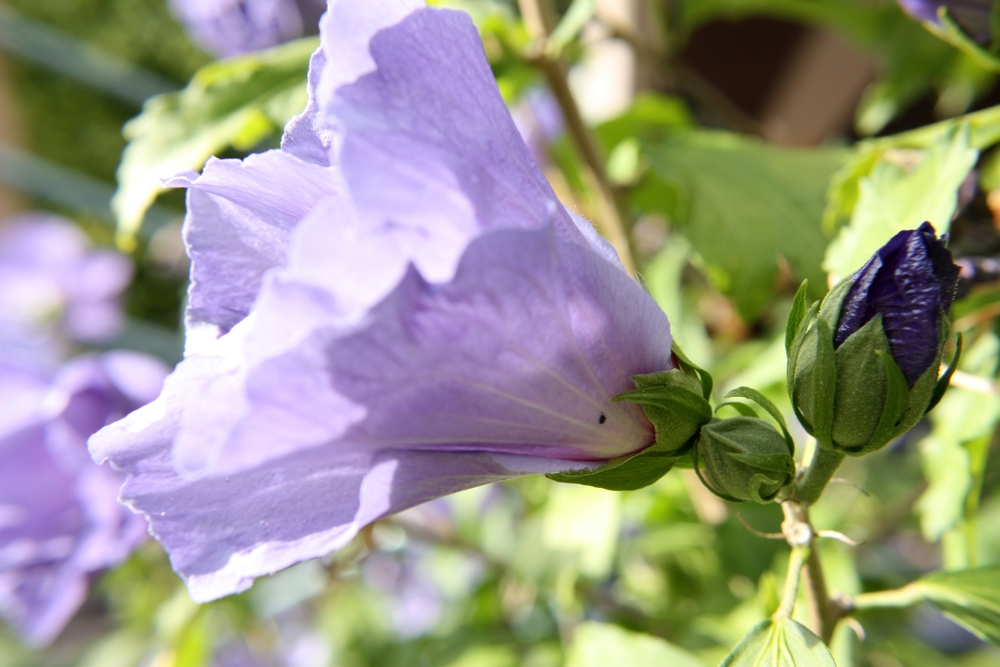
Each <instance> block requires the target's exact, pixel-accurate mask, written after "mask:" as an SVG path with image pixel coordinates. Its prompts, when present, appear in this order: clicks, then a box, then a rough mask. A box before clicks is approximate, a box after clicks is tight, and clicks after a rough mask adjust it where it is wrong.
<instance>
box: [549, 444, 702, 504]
mask: <svg viewBox="0 0 1000 667" xmlns="http://www.w3.org/2000/svg"><path fill="white" fill-rule="evenodd" d="M696 438H697V433H696V434H695V435H694V436H693V437H692V438H691V440H690V441H689V443H688V444H687V445H685V447H682V448H681V450H682V451H683V450H685V449H690V448H691V445H693V444H694V441H695V439H696ZM683 458H684V456H683V455H682V454H680V452H678V451H669V452H668V451H664V448H661V447H660V446H658V445H653V446H651V447H647V448H646V449H644V450H642V451H641V452H639V453H638V454H633V455H631V456H623V457H621V458H617V459H612V460H611V461H608V462H607V463H605V464H604V465H602V466H599V467H597V468H593V469H589V470H574V471H571V472H559V473H550V474H548V475H546V477H548V478H549V479H551V480H553V481H556V482H562V483H564V484H583V485H584V486H595V487H597V488H599V489H607V490H609V491H635V490H636V489H641V488H644V487H647V486H649V485H650V484H653V483H654V482H656V481H657V480H659V479H660V478H661V477H663V476H664V475H666V474H667V473H668V472H670V470H671V469H672V468H673V467H674V466H675V465H677V463H678V462H679V461H681V459H683ZM681 467H686V466H684V465H681Z"/></svg>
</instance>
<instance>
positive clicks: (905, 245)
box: [834, 222, 958, 387]
mask: <svg viewBox="0 0 1000 667" xmlns="http://www.w3.org/2000/svg"><path fill="white" fill-rule="evenodd" d="M957 283H958V267H957V266H955V264H954V262H952V259H951V252H950V251H949V250H948V249H947V248H946V247H945V244H944V240H943V239H939V238H937V235H936V234H935V232H934V227H932V226H931V224H930V223H928V222H925V223H924V224H922V225H920V228H919V229H915V230H907V231H902V232H900V233H898V234H896V235H895V236H894V237H892V239H891V240H890V241H889V242H888V243H886V244H885V245H884V246H882V248H881V249H880V250H879V251H878V252H877V253H875V255H874V256H873V257H872V258H871V259H870V260H868V263H867V264H865V265H864V267H862V268H861V270H860V271H858V272H857V273H856V274H855V275H854V285H853V286H852V287H851V290H850V292H848V294H847V297H846V298H845V299H844V302H843V305H842V306H841V311H840V312H841V315H840V323H839V325H838V326H837V333H836V336H835V337H834V346H835V347H837V348H839V347H840V346H841V344H843V343H844V341H846V340H847V338H848V336H850V335H851V334H853V333H855V332H856V331H858V330H859V329H860V328H861V327H863V326H864V325H865V324H867V323H868V322H869V321H870V320H871V319H872V318H873V317H875V316H876V315H878V314H881V315H882V327H883V329H885V335H886V337H887V338H888V339H889V349H890V350H891V351H892V356H893V359H895V360H896V363H897V364H899V367H900V369H902V371H903V375H904V376H905V377H906V382H907V383H908V384H909V385H910V386H911V387H912V386H913V384H914V383H915V382H916V381H917V379H918V378H919V377H920V376H921V375H923V374H924V372H925V371H926V370H927V369H928V368H930V367H931V365H932V364H933V363H934V361H935V360H936V359H937V357H938V354H939V353H940V349H941V321H942V318H943V317H944V316H945V314H946V313H947V312H948V309H949V308H951V302H952V300H953V299H954V296H955V287H956V285H957Z"/></svg>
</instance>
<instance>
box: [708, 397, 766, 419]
mask: <svg viewBox="0 0 1000 667" xmlns="http://www.w3.org/2000/svg"><path fill="white" fill-rule="evenodd" d="M722 408H733V409H734V410H736V412H738V413H740V414H741V415H743V416H744V417H759V416H760V415H758V414H757V411H756V410H754V409H753V406H751V405H747V404H746V403H740V402H739V401H725V402H724V403H722V404H720V405H719V407H717V408H716V409H715V413H716V414H718V413H719V410H721V409H722Z"/></svg>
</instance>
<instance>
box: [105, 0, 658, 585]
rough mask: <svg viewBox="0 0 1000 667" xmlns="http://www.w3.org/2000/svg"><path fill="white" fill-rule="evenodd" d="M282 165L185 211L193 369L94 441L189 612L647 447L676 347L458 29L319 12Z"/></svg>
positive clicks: (232, 171)
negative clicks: (649, 405)
mask: <svg viewBox="0 0 1000 667" xmlns="http://www.w3.org/2000/svg"><path fill="white" fill-rule="evenodd" d="M321 44H322V48H321V50H320V51H317V53H316V54H315V55H314V56H313V61H312V64H311V68H310V93H311V95H310V97H311V101H310V105H309V107H308V108H307V110H306V112H305V113H304V114H303V115H302V116H300V117H299V118H298V119H296V120H294V121H293V122H292V123H291V124H290V125H289V126H288V128H286V133H285V137H284V139H283V144H282V149H281V150H279V151H271V152H269V153H264V154H260V155H254V156H251V157H249V158H247V159H246V160H244V161H242V162H239V161H234V160H213V161H211V162H209V164H208V165H206V168H205V170H204V173H203V174H202V175H201V176H197V175H194V174H189V175H184V176H181V177H178V178H176V179H174V181H173V182H172V183H173V184H174V185H180V186H184V187H188V188H189V192H188V216H187V220H186V222H185V235H186V241H187V244H188V248H189V251H190V254H191V257H192V285H191V289H190V298H189V303H190V307H189V311H188V341H187V346H188V349H187V358H186V359H185V361H183V362H182V363H181V364H180V365H179V366H178V368H177V370H176V371H175V372H174V373H173V375H172V376H171V377H170V378H168V379H167V382H166V386H165V389H164V393H163V394H162V395H161V397H160V399H159V400H157V401H156V402H154V403H153V404H152V405H150V406H148V407H147V408H144V409H142V410H139V411H137V412H136V413H134V414H133V415H132V416H130V417H129V418H127V419H125V420H123V421H121V422H119V423H118V424H115V425H113V426H111V427H108V428H106V429H104V430H102V431H101V432H100V433H99V434H97V435H96V436H94V437H93V438H92V439H91V451H92V453H93V455H94V457H95V458H96V459H97V460H99V461H104V460H108V459H110V460H111V461H112V464H113V465H114V466H115V468H116V469H119V470H121V471H123V472H125V473H126V475H127V482H126V484H125V486H124V487H123V490H122V495H123V497H124V498H125V499H126V501H127V502H128V503H129V505H130V506H131V507H133V508H135V509H137V510H139V511H142V512H143V513H145V514H146V515H147V517H148V518H149V520H150V522H151V531H152V533H153V534H154V535H155V536H156V537H157V539H159V540H160V541H161V542H162V543H163V544H164V546H165V547H166V549H167V551H168V552H169V553H170V556H171V560H172V563H173V566H174V568H175V570H177V572H179V573H180V574H181V575H182V576H183V577H184V578H185V580H186V582H187V584H188V587H189V589H190V591H191V594H192V596H193V597H194V599H196V600H201V601H204V600H209V599H213V598H216V597H220V596H223V595H227V594H230V593H233V592H237V591H240V590H244V589H246V588H247V587H249V586H250V584H251V583H252V581H253V578H254V577H257V576H261V575H263V574H267V573H271V572H274V571H276V570H279V569H281V568H284V567H287V566H288V565H291V564H293V563H296V562H298V561H302V560H306V559H309V558H315V557H318V556H322V555H324V554H326V553H328V552H329V551H331V550H334V549H337V548H340V547H341V546H343V545H344V544H346V543H347V542H348V541H349V540H350V539H352V538H353V536H354V535H355V534H356V533H357V531H358V530H359V529H360V528H361V527H362V526H364V525H366V524H368V523H370V522H372V521H374V520H376V519H378V518H380V517H383V516H386V515H387V514H391V513H394V512H399V511H401V510H403V509H405V508H408V507H412V506H414V505H417V504H420V503H423V502H426V501H428V500H431V499H433V498H437V497H440V496H443V495H447V494H449V493H454V492H456V491H459V490H462V489H466V488H470V487H473V486H478V485H481V484H485V483H488V482H492V481H497V480H502V479H506V478H509V477H512V476H515V475H520V474H526V473H547V472H555V471H566V470H574V469H580V468H583V467H594V466H595V465H596V464H600V463H602V462H604V461H606V460H608V459H611V458H615V457H619V456H623V455H626V454H630V453H632V452H636V451H640V450H642V449H644V448H645V447H647V446H649V445H650V444H652V443H653V440H654V432H653V427H652V425H651V424H650V423H649V421H648V420H647V419H646V417H645V415H644V414H643V412H642V410H641V408H639V407H638V406H635V405H631V404H626V403H616V402H612V401H611V398H612V397H613V396H615V395H617V394H619V393H621V392H623V391H626V390H629V389H632V388H633V387H634V385H633V383H632V381H631V379H630V378H631V376H633V375H636V374H643V373H651V372H655V371H659V370H666V369H670V368H672V361H671V350H670V344H671V338H670V329H669V324H668V322H667V320H666V317H665V316H664V315H663V313H662V311H661V310H660V308H659V307H658V306H657V305H656V303H655V302H654V301H653V300H652V299H651V298H650V297H649V296H648V295H647V294H646V292H645V291H644V290H643V289H642V288H641V287H639V286H638V285H637V284H636V283H635V282H634V281H633V280H632V279H631V278H630V277H629V276H628V275H627V274H626V272H625V271H624V269H623V268H622V266H621V264H620V262H619V261H618V259H617V257H616V255H615V253H614V250H613V249H612V248H611V247H610V246H609V245H608V244H607V243H606V242H604V241H603V240H602V239H601V238H600V237H599V236H598V235H597V234H596V232H595V231H594V229H593V228H592V227H591V226H590V224H589V223H587V222H586V221H584V220H582V219H580V218H579V217H577V216H574V215H573V214H572V213H570V212H569V211H567V210H566V209H565V208H564V207H563V206H562V204H560V202H559V201H558V199H557V198H556V197H555V195H554V194H553V193H552V190H551V189H550V188H549V185H548V183H547V182H546V180H545V178H544V176H542V174H541V173H540V171H539V170H538V168H537V166H536V165H535V164H534V162H533V161H532V159H531V156H530V154H529V152H528V150H527V148H526V147H525V145H524V142H523V141H522V140H521V138H520V137H519V136H518V133H517V129H516V128H515V126H514V123H513V122H512V120H511V117H510V114H509V113H508V112H507V109H506V107H505V106H504V103H503V100H502V98H501V97H500V94H499V91H498V90H497V87H496V83H495V81H494V78H493V75H492V73H491V71H490V68H489V65H488V63H487V62H486V59H485V57H484V55H483V47H482V43H481V42H480V39H479V34H478V32H477V31H476V29H475V27H474V26H473V24H472V22H471V21H470V19H469V17H468V16H467V15H465V14H463V13H460V12H455V11H449V10H440V9H428V8H426V7H424V4H423V2H420V1H418V0H333V1H332V2H331V3H330V9H329V11H328V12H327V14H326V17H325V18H324V20H323V23H322V29H321Z"/></svg>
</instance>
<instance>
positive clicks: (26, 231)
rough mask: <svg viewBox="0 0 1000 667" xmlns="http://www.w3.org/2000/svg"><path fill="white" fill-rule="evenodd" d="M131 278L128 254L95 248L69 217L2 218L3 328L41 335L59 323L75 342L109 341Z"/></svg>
mask: <svg viewBox="0 0 1000 667" xmlns="http://www.w3.org/2000/svg"><path fill="white" fill-rule="evenodd" d="M131 278H132V263H131V262H130V261H129V260H128V258H126V257H124V256H123V255H121V254H119V253H117V252H115V251H112V250H98V249H94V248H93V247H91V245H90V242H89V241H88V240H87V238H86V237H85V236H84V235H83V233H81V232H80V230H79V229H77V227H76V226H75V225H74V224H73V223H71V222H70V221H68V220H65V219H63V218H60V217H58V216H55V215H49V214H44V213H30V214H23V215H19V216H16V217H13V218H9V219H7V220H5V221H2V222H0V330H2V331H5V332H11V331H18V330H22V331H23V330H25V329H28V330H29V331H30V330H31V329H34V330H35V331H36V332H37V335H40V336H41V335H44V333H43V330H44V328H45V327H46V326H48V325H51V324H53V323H55V324H56V327H57V329H58V330H59V331H60V332H61V333H63V334H64V335H66V336H68V337H69V338H70V339H72V340H74V341H77V342H81V343H101V342H106V341H108V340H111V339H112V338H114V337H115V336H116V335H117V334H118V333H119V331H120V330H121V326H122V322H123V318H122V311H121V306H120V304H119V301H118V297H119V295H120V294H121V293H122V291H123V290H124V289H125V288H126V287H127V286H128V284H129V281H130V280H131ZM25 336H29V337H30V334H25ZM3 338H6V337H0V340H3ZM5 347H6V346H5Z"/></svg>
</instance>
